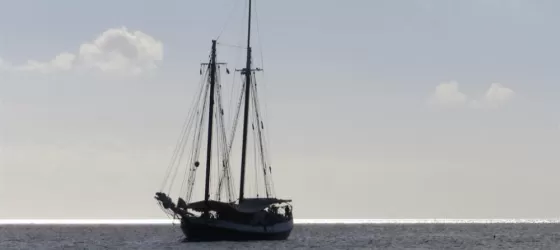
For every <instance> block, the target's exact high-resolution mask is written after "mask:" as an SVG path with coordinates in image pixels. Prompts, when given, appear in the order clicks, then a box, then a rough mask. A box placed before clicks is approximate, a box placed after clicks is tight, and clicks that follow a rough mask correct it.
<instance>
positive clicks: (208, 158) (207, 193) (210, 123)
mask: <svg viewBox="0 0 560 250" xmlns="http://www.w3.org/2000/svg"><path fill="white" fill-rule="evenodd" d="M209 67H210V97H209V99H210V108H209V109H210V110H209V114H208V144H207V147H206V179H205V182H204V201H205V202H206V203H208V200H209V199H210V169H211V166H212V164H211V163H212V134H213V132H214V130H213V125H214V124H213V123H214V122H213V121H214V88H215V85H216V40H212V53H211V56H210V65H209Z"/></svg>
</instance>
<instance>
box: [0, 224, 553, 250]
mask: <svg viewBox="0 0 560 250" xmlns="http://www.w3.org/2000/svg"><path fill="white" fill-rule="evenodd" d="M182 239H183V236H182V234H181V231H180V229H179V228H178V226H171V225H97V226H96V225H0V249H2V250H8V249H119V250H121V249H560V224H558V223H543V224H538V223H529V224H528V223H515V224H502V223H491V224H455V223H454V224H441V223H437V224H296V225H295V227H294V230H293V231H292V234H291V235H290V238H289V239H288V240H286V241H279V242H216V243H183V242H181V241H182Z"/></svg>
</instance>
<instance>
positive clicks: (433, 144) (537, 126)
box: [0, 0, 560, 219]
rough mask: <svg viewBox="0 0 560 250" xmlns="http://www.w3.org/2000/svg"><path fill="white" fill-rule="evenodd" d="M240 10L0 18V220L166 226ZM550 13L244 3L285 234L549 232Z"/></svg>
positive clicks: (139, 5) (554, 121) (483, 5)
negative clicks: (422, 228)
mask: <svg viewBox="0 0 560 250" xmlns="http://www.w3.org/2000/svg"><path fill="white" fill-rule="evenodd" d="M245 2H246V1H244V0H233V1H232V0H211V1H180V0H170V1H165V2H157V1H146V0H134V1H132V0H123V1H107V0H99V1H79V2H78V1H71V0H52V1H48V3H47V1H30V0H19V1H3V2H0V200H2V204H1V205H0V219H144V218H149V219H155V218H165V217H164V216H165V215H164V213H163V212H162V211H161V210H160V209H159V207H158V206H157V204H156V202H155V200H154V199H153V194H154V192H156V191H159V190H158V189H159V188H160V185H161V181H162V179H163V178H164V174H165V170H166V167H167V164H168V163H169V160H170V158H171V155H172V151H173V147H174V145H175V142H176V140H177V138H178V136H179V133H180V130H181V126H182V122H183V120H184V119H185V116H186V115H187V112H188V110H189V104H190V103H191V101H192V98H193V92H194V91H195V89H196V86H197V84H198V82H199V80H200V76H199V67H200V66H199V63H201V62H204V61H206V60H207V58H208V54H209V50H210V45H211V43H210V41H211V40H212V39H216V38H219V39H218V41H219V43H220V46H219V48H218V49H219V52H218V53H219V55H218V56H219V59H220V60H223V61H227V62H228V63H229V64H230V66H228V67H231V68H233V67H234V66H237V68H240V67H242V64H241V63H242V61H243V60H242V59H243V58H242V57H239V55H241V54H240V53H243V51H242V50H240V49H235V46H240V45H241V46H242V45H243V42H244V35H245V31H244V30H243V29H244V25H245V23H244V21H243V20H244V19H243V16H244V15H243V14H244V11H245V10H244V7H245V5H244V4H245ZM559 7H560V2H558V1H552V0H551V1H521V0H484V1H483V0H470V1H444V0H439V1H438V0H431V1H425V0H422V1H420V0H416V1H394V0H385V1H370V0H355V1H351V3H350V2H348V3H344V4H343V3H342V2H341V1H335V0H308V1H296V0H285V1H259V0H256V7H255V8H256V10H257V12H256V13H258V32H256V31H255V34H254V36H253V39H254V40H255V44H254V49H255V64H256V65H258V66H261V67H262V68H264V69H265V71H264V78H263V79H265V80H264V84H263V86H264V87H263V89H262V90H261V92H264V96H265V97H264V99H266V104H267V105H266V114H267V121H266V122H267V124H268V127H267V128H268V133H270V134H269V137H270V144H271V149H270V150H271V156H272V160H273V166H274V172H273V178H274V182H275V190H276V193H277V194H278V196H281V197H282V198H291V199H293V205H294V216H295V217H296V218H299V219H317V218H322V219H355V218H368V219H387V218H389V219H402V218H410V219H425V218H466V219H468V218H558V216H559V214H558V211H560V201H558V199H556V194H557V193H558V192H556V188H557V185H555V184H556V183H557V178H558V176H560V169H559V168H558V167H559V166H560V154H559V153H560V111H559V110H560V109H559V108H558V107H560V98H559V97H560V96H559V94H558V93H560V92H559V91H560V85H559V84H558V83H559V81H560V73H559V72H558V68H559V66H560V61H559V60H558V58H560V49H558V44H560V35H559V34H558V32H554V30H556V29H557V27H556V26H557V25H556V24H558V23H560V17H559V16H558V15H556V13H555V11H554V10H556V9H558V8H559ZM226 24H227V25H226ZM254 24H255V25H254V27H255V30H256V29H257V27H256V26H257V25H256V24H257V22H255V23H254ZM224 79H225V78H224ZM228 81H229V79H228ZM228 81H224V82H223V83H222V84H223V85H227V84H228ZM235 164H237V163H236V162H235ZM235 177H237V174H235ZM201 183H202V182H198V185H200V184H201ZM197 190H199V191H200V192H201V190H202V189H197Z"/></svg>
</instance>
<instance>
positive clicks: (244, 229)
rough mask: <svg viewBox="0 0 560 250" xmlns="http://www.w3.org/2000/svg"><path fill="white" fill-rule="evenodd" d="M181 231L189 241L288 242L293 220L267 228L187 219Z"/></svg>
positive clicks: (183, 222)
mask: <svg viewBox="0 0 560 250" xmlns="http://www.w3.org/2000/svg"><path fill="white" fill-rule="evenodd" d="M181 229H182V230H183V233H184V234H185V236H186V238H187V241H271V240H286V239H287V238H288V237H289V236H290V233H291V232H292V229H293V219H289V220H286V221H284V222H277V223H274V224H269V225H266V226H265V225H251V224H245V223H236V222H230V221H224V220H219V219H203V218H200V217H187V218H183V219H182V220H181Z"/></svg>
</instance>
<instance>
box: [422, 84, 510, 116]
mask: <svg viewBox="0 0 560 250" xmlns="http://www.w3.org/2000/svg"><path fill="white" fill-rule="evenodd" d="M514 98H515V92H514V91H513V90H512V89H510V88H507V87H505V86H503V85H502V84H500V83H492V84H491V85H490V87H489V88H488V90H486V92H485V94H484V97H483V98H480V99H471V100H469V98H468V96H467V95H466V94H464V93H462V92H461V91H459V84H458V83H457V82H455V81H450V82H445V83H441V84H439V85H438V86H437V87H436V89H435V92H434V93H433V94H432V97H431V99H430V103H432V104H437V105H441V106H445V107H458V106H464V105H467V104H468V107H471V108H477V109H478V108H499V107H502V106H504V105H505V104H507V103H509V102H510V101H512V100H513V99H514Z"/></svg>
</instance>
